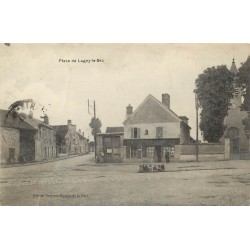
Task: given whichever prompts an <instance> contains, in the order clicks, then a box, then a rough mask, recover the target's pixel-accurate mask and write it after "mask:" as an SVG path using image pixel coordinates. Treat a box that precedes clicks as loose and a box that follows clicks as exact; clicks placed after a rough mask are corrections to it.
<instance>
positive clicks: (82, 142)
mask: <svg viewBox="0 0 250 250" xmlns="http://www.w3.org/2000/svg"><path fill="white" fill-rule="evenodd" d="M77 136H78V147H79V149H78V153H79V154H86V153H88V152H89V140H88V139H87V138H85V137H84V132H81V130H80V129H79V130H78V132H77Z"/></svg>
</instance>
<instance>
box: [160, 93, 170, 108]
mask: <svg viewBox="0 0 250 250" xmlns="http://www.w3.org/2000/svg"><path fill="white" fill-rule="evenodd" d="M162 103H163V104H165V105H166V106H167V107H168V108H169V109H170V95H169V94H167V93H165V94H162Z"/></svg>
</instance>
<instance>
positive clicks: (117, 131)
mask: <svg viewBox="0 0 250 250" xmlns="http://www.w3.org/2000/svg"><path fill="white" fill-rule="evenodd" d="M123 135H124V127H107V129H106V133H100V134H97V138H96V140H97V153H100V152H102V153H103V154H104V162H122V161H123V157H124V155H123Z"/></svg>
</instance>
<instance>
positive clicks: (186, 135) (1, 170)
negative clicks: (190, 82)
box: [0, 57, 250, 205]
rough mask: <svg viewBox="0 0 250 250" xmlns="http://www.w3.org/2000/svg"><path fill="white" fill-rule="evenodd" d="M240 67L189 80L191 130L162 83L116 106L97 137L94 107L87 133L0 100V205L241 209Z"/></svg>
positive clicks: (30, 104)
mask: <svg viewBox="0 0 250 250" xmlns="http://www.w3.org/2000/svg"><path fill="white" fill-rule="evenodd" d="M60 60H62V59H60ZM60 60H59V62H60ZM249 62H250V57H248V59H247V61H246V62H245V64H243V66H241V67H240V69H238V68H237V66H236V63H235V58H232V63H231V66H230V68H229V69H227V67H226V66H218V67H211V68H208V69H207V70H205V69H204V72H203V74H200V75H198V76H197V79H196V81H195V85H194V90H193V98H194V99H195V106H193V107H190V109H192V110H193V111H194V113H195V116H194V117H193V118H192V119H193V120H192V124H195V126H193V127H191V124H190V118H189V117H188V115H187V114H186V113H182V112H183V110H176V109H173V106H174V104H175V102H176V101H175V100H174V99H172V98H171V95H170V93H168V92H167V91H168V89H167V86H166V89H163V91H162V93H161V95H160V96H154V95H152V94H151V93H146V92H145V96H144V99H142V100H140V102H139V103H137V104H138V105H136V106H134V105H133V103H132V101H133V100H132V99H131V102H129V103H128V104H127V106H119V103H116V106H118V107H119V109H120V110H123V112H124V114H125V115H124V118H123V120H121V121H120V126H111V125H109V124H107V126H106V130H104V131H103V128H102V113H100V112H98V116H97V115H96V105H97V107H98V102H97V103H96V102H95V101H90V100H88V103H87V105H86V108H87V109H88V114H89V116H88V118H86V119H88V120H89V122H90V123H89V127H90V130H87V131H84V130H85V129H84V128H83V126H82V125H81V124H75V123H74V120H72V118H71V114H70V113H69V112H67V113H64V117H65V119H64V123H61V124H58V123H55V122H51V118H52V119H53V116H49V115H48V112H47V109H48V107H45V106H43V105H41V104H40V103H39V102H37V101H36V100H35V99H22V100H16V101H15V102H12V103H9V108H8V109H1V110H0V122H1V123H0V131H1V144H0V146H1V155H0V159H1V167H0V204H1V205H250V192H249V191H250V189H249V185H250V169H249V160H250V135H249V132H250V130H249V123H248V119H249V111H248V109H247V108H248V105H249V101H248V97H249V93H250V92H249V87H248V85H244V81H243V83H242V79H241V75H243V76H245V75H244V74H243V73H242V72H244V70H246V69H245V68H246V67H249ZM244 67H245V68H244ZM247 70H248V68H247ZM211 79H212V80H211ZM209 81H210V83H209V84H210V85H208V84H207V82H209ZM207 86H209V87H210V89H212V91H210V90H209V89H208V88H207ZM180 94H181V93H180ZM92 99H95V97H93V98H92ZM107 102H108V100H107ZM172 104H173V106H172ZM37 110H39V112H40V113H39V117H37V116H36V114H37V113H36V112H35V111H37ZM73 112H76V111H74V110H72V114H73ZM213 112H214V113H213ZM110 124H112V116H110ZM89 131H90V132H91V134H89ZM191 131H192V133H191Z"/></svg>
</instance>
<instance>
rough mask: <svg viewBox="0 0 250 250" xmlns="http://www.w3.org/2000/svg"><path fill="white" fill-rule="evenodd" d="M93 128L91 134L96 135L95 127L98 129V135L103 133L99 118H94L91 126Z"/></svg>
mask: <svg viewBox="0 0 250 250" xmlns="http://www.w3.org/2000/svg"><path fill="white" fill-rule="evenodd" d="M89 126H90V128H91V134H92V135H93V136H94V135H95V127H96V133H101V127H102V122H101V120H100V119H99V118H96V119H95V118H94V117H93V118H92V119H91V122H90V124H89Z"/></svg>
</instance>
